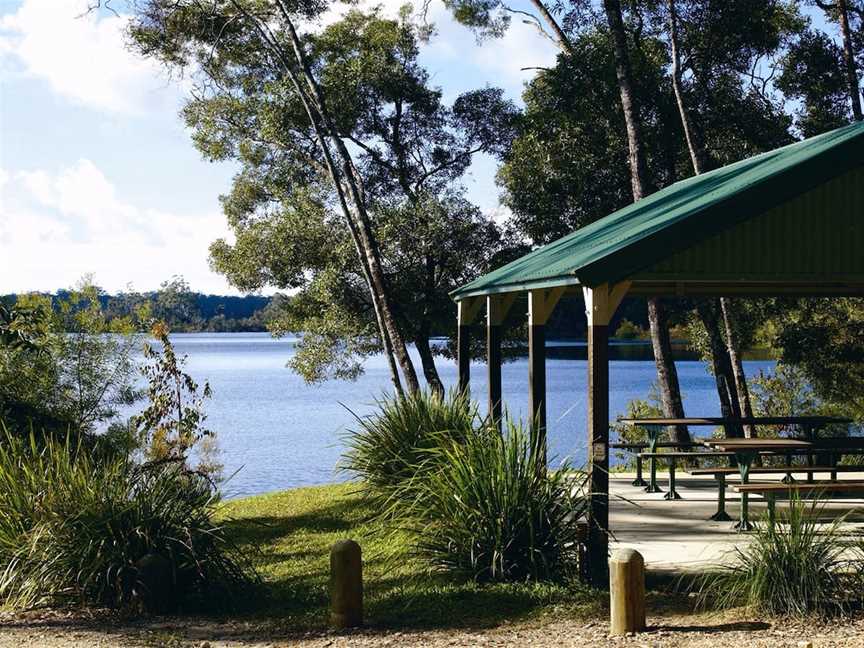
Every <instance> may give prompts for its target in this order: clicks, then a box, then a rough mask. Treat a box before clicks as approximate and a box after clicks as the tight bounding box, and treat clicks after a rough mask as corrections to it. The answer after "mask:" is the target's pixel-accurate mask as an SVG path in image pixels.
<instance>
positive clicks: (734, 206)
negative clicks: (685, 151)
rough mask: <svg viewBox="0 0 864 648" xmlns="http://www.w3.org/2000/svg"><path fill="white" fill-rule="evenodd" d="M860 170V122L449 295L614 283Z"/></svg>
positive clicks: (701, 179) (691, 182) (710, 176)
mask: <svg viewBox="0 0 864 648" xmlns="http://www.w3.org/2000/svg"><path fill="white" fill-rule="evenodd" d="M862 165H864V122H859V123H855V124H852V125H850V126H845V127H843V128H839V129H837V130H833V131H830V132H828V133H824V134H822V135H819V136H816V137H812V138H810V139H806V140H803V141H800V142H796V143H794V144H790V145H789V146H785V147H782V148H779V149H775V150H773V151H769V152H767V153H762V154H760V155H756V156H754V157H751V158H748V159H746V160H742V161H740V162H736V163H734V164H730V165H728V166H725V167H722V168H720V169H716V170H714V171H710V172H708V173H704V174H702V175H700V176H695V177H692V178H688V179H687V180H682V181H681V182H676V183H675V184H673V185H670V186H668V187H666V188H665V189H662V190H661V191H658V192H656V193H654V194H651V195H650V196H648V197H646V198H643V199H642V200H639V201H638V202H635V203H633V204H631V205H628V206H627V207H624V208H623V209H619V210H618V211H616V212H614V213H612V214H610V215H609V216H606V217H605V218H602V219H600V220H598V221H596V222H594V223H592V224H590V225H587V226H586V227H583V228H581V229H578V230H576V231H575V232H573V233H572V234H569V235H567V236H565V237H563V238H560V239H558V240H557V241H554V242H552V243H549V244H548V245H545V246H543V247H540V248H538V249H536V250H534V251H533V252H531V253H529V254H526V255H525V256H523V257H521V258H519V259H517V260H516V261H513V262H511V263H509V264H507V265H505V266H503V267H501V268H498V269H497V270H495V271H493V272H490V273H488V274H486V275H483V276H482V277H479V278H478V279H475V280H474V281H472V282H470V283H468V284H466V285H464V286H462V287H461V288H459V289H457V290H455V291H453V293H452V297H453V298H454V299H456V300H457V301H458V300H459V299H462V298H464V297H470V296H475V295H487V294H493V293H501V292H513V291H520V290H528V289H532V288H547V287H550V286H560V285H568V284H581V285H585V286H597V285H599V284H602V283H606V282H617V281H621V280H623V279H626V278H628V277H630V276H632V275H633V274H635V273H637V272H638V271H639V270H641V269H644V268H646V267H649V266H651V265H653V264H656V263H657V262H659V261H661V260H663V259H665V258H667V257H669V256H670V255H672V254H675V253H676V252H680V251H681V250H685V249H687V248H689V247H691V246H692V245H694V244H696V243H698V242H700V241H702V240H705V239H707V238H709V237H711V236H714V235H716V234H719V233H720V232H723V231H725V230H726V229H728V228H730V227H733V226H735V225H737V224H739V223H742V222H744V221H746V220H749V219H751V218H753V217H755V216H758V215H759V214H762V213H764V212H765V211H767V210H769V209H772V208H775V207H777V206H778V205H782V204H783V203H785V202H787V201H790V200H791V199H793V198H795V197H796V196H799V195H801V194H803V193H806V192H807V191H810V190H812V189H813V188H815V187H817V186H819V185H820V184H822V183H824V182H827V181H828V180H831V179H832V178H835V177H837V176H840V175H842V174H844V173H846V172H848V171H849V170H851V169H854V168H856V167H859V166H862ZM862 254H864V251H862ZM681 279H686V277H681Z"/></svg>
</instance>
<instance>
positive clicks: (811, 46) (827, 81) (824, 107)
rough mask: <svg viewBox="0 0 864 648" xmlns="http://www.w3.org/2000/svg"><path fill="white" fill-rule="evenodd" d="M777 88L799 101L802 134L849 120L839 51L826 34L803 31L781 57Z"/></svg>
mask: <svg viewBox="0 0 864 648" xmlns="http://www.w3.org/2000/svg"><path fill="white" fill-rule="evenodd" d="M780 69H781V72H780V74H779V75H778V77H777V82H776V85H777V88H778V89H779V90H780V91H781V92H783V93H784V94H785V95H786V96H787V97H789V98H790V99H794V100H797V101H798V102H800V105H799V107H798V108H797V109H796V117H797V126H798V129H799V130H800V131H801V134H802V135H804V136H805V137H811V136H813V135H818V134H819V133H824V132H825V131H828V130H831V129H834V128H837V127H839V126H842V125H844V124H847V123H849V119H850V116H851V115H850V112H849V101H848V93H847V89H846V81H845V79H844V78H843V73H842V52H841V50H840V48H839V47H837V45H836V44H835V43H834V42H833V41H832V40H831V38H829V37H828V36H827V35H826V34H823V33H820V32H815V31H812V30H809V29H808V30H806V31H804V32H803V33H802V34H801V35H800V36H799V38H798V39H797V40H796V41H795V42H794V43H793V44H792V45H791V46H790V47H789V51H788V52H787V53H786V55H785V56H784V57H783V60H782V66H781V68H780Z"/></svg>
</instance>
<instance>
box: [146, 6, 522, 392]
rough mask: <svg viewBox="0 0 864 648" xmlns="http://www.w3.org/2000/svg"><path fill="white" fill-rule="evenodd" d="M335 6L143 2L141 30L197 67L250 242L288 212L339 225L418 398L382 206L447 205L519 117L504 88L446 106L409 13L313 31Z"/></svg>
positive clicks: (239, 225) (197, 107)
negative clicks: (478, 156) (234, 172)
mask: <svg viewBox="0 0 864 648" xmlns="http://www.w3.org/2000/svg"><path fill="white" fill-rule="evenodd" d="M325 9H326V5H325V4H324V3H321V2H316V1H314V0H309V1H306V2H300V3H290V2H288V1H287V0H207V1H206V2H205V1H203V0H143V1H142V2H141V3H140V4H139V5H138V10H137V13H136V17H135V20H134V21H133V24H132V27H131V31H130V33H131V36H132V38H133V42H134V44H135V45H136V47H137V48H138V49H139V50H140V51H141V52H142V53H144V54H145V55H148V56H153V57H156V58H158V59H160V60H162V61H164V62H165V63H167V64H169V65H170V66H173V67H186V66H189V65H194V66H195V68H196V69H197V71H198V75H199V79H200V83H198V84H197V88H196V91H195V92H194V93H193V96H192V97H191V99H190V100H189V102H188V104H187V105H186V108H185V110H184V114H185V117H186V121H187V123H188V124H189V125H190V127H191V128H192V129H193V139H194V141H195V143H196V145H197V146H198V147H199V149H201V151H202V152H203V153H204V154H205V156H207V157H209V158H210V159H214V160H224V159H233V160H236V161H238V162H239V163H240V165H241V171H240V173H239V174H238V176H237V179H236V180H235V187H234V191H233V192H232V197H231V200H230V201H228V203H229V204H228V207H227V208H226V213H227V214H228V217H229V221H230V224H231V225H232V226H233V227H234V229H235V230H237V231H238V233H241V234H242V233H243V231H244V229H245V228H254V229H256V230H257V231H263V230H265V229H266V228H267V225H266V223H267V221H268V219H269V218H270V217H271V216H272V214H273V213H274V211H277V210H279V209H280V206H281V205H284V206H285V208H286V209H288V210H297V209H301V210H302V209H306V208H307V207H309V206H310V205H315V206H314V207H313V208H312V209H314V210H324V211H326V212H327V213H328V214H332V213H335V214H338V215H339V216H340V218H341V221H342V222H341V224H342V228H343V230H342V231H343V232H346V233H347V241H349V242H350V245H351V246H353V248H354V251H355V254H356V257H357V263H356V264H355V266H356V267H355V270H356V274H357V276H359V277H360V278H361V280H362V283H364V284H365V286H366V291H367V293H368V298H367V299H364V302H365V305H368V306H369V307H370V311H371V312H372V313H373V314H374V317H375V324H376V328H377V332H378V340H379V342H380V344H381V345H382V346H383V349H384V352H385V355H386V357H387V358H388V361H389V363H390V368H391V376H392V379H393V383H394V386H395V388H396V389H397V390H400V389H401V383H400V379H399V374H398V371H397V368H396V363H397V362H398V365H399V368H400V369H401V371H402V375H403V377H404V379H405V382H406V384H407V386H408V388H409V389H411V390H415V389H417V388H418V387H419V382H418V380H417V375H416V370H415V368H414V365H413V363H412V361H411V358H410V356H409V355H408V350H407V345H406V337H405V332H404V330H403V327H402V326H400V317H399V311H400V308H401V306H400V305H399V304H397V303H395V300H394V297H393V286H392V282H393V281H394V280H395V279H396V278H398V277H395V276H394V275H393V273H390V274H389V276H388V269H387V265H386V260H385V259H383V258H382V252H381V248H382V245H381V241H380V239H379V236H380V229H379V228H378V226H377V224H376V222H375V221H376V213H377V210H378V209H379V205H380V204H381V202H382V201H383V200H384V198H385V197H386V196H387V195H388V194H390V192H392V191H393V190H397V191H399V192H400V193H401V194H402V196H403V197H404V198H405V199H406V200H412V201H419V200H420V196H421V194H426V193H430V194H431V195H437V193H440V192H441V191H442V190H443V189H442V188H443V187H444V186H445V185H446V184H447V183H448V182H453V181H454V180H455V179H456V178H458V177H459V176H460V175H461V174H462V173H464V171H465V169H466V168H467V166H468V165H469V164H470V161H471V157H472V155H473V154H474V153H476V152H480V151H483V152H490V153H494V152H495V150H496V146H497V143H498V142H499V141H500V137H501V135H502V132H504V133H506V129H500V128H498V124H496V123H495V122H494V118H495V117H496V116H498V115H501V114H502V113H505V114H506V113H508V112H509V111H508V107H507V105H506V102H504V101H502V99H501V95H500V93H499V92H497V91H494V90H483V91H478V92H475V93H467V94H466V95H463V96H462V97H460V98H459V99H457V101H456V102H455V103H454V105H453V106H452V107H445V106H443V105H442V103H441V99H440V92H438V91H437V90H435V89H432V88H430V87H428V82H427V81H428V79H427V77H426V74H425V72H424V71H423V70H422V69H421V68H420V67H419V66H418V64H417V61H416V58H417V53H418V45H417V34H416V33H415V31H414V29H413V27H412V26H411V25H410V22H409V20H408V18H407V16H406V15H403V16H402V18H401V19H400V20H399V21H387V20H383V19H381V18H380V17H378V16H376V15H363V14H360V13H358V12H352V13H351V14H349V15H348V16H347V17H346V18H345V19H344V20H343V21H340V22H339V23H337V24H336V25H332V26H330V27H329V28H327V29H325V30H324V31H323V32H322V33H320V34H318V33H316V32H315V30H314V29H312V28H311V26H310V25H311V22H312V21H313V20H314V19H316V18H319V17H320V16H321V14H322V13H323V11H324V10H325ZM475 120H476V123H474V122H475ZM505 121H506V118H505ZM298 218H299V219H301V220H302V219H303V216H302V213H301V215H299V216H298ZM262 223H263V224H262ZM331 224H332V221H331ZM227 252H228V247H227V246H226V245H225V244H224V243H219V244H218V245H217V247H216V248H215V250H214V254H215V263H216V265H217V267H220V264H221V265H223V266H224V267H225V268H226V269H227V268H228V266H226V265H224V262H225V259H226V258H227ZM220 255H221V256H220ZM235 256H236V255H235ZM289 262H290V259H288V260H286V261H285V263H286V264H288V263H289ZM279 263H282V262H281V261H280V262H279ZM293 270H294V271H293V272H288V274H290V275H292V277H291V278H290V280H287V281H285V283H283V284H277V285H280V287H297V284H298V283H299V284H302V283H303V281H304V278H305V273H304V270H303V268H302V267H299V266H295V267H294V268H293ZM263 274H266V273H263ZM283 274H284V273H283ZM229 276H230V275H229ZM283 278H284V277H283ZM246 287H249V285H247V286H246ZM357 306H358V308H361V307H363V305H360V304H358V305H357ZM403 321H404V320H403Z"/></svg>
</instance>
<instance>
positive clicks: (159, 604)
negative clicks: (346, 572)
mask: <svg viewBox="0 0 864 648" xmlns="http://www.w3.org/2000/svg"><path fill="white" fill-rule="evenodd" d="M218 501H219V500H218V495H217V493H216V492H215V491H214V490H213V488H212V487H211V485H210V482H209V481H208V480H206V479H205V478H203V477H201V476H199V475H197V474H194V473H190V472H188V471H186V470H185V469H184V468H183V467H182V465H180V464H178V463H176V462H159V463H153V464H144V465H139V464H136V463H134V462H132V461H131V460H129V459H128V458H127V457H126V456H123V455H113V456H111V457H107V458H102V459H100V460H96V459H94V458H93V456H92V455H91V454H90V453H89V452H86V451H85V449H84V447H83V446H81V445H78V444H75V443H71V442H70V441H69V440H68V437H67V441H66V442H62V441H57V440H54V439H53V438H51V437H45V438H43V439H41V440H40V441H38V442H37V440H36V438H35V437H34V436H33V435H32V434H31V436H30V439H29V441H28V440H25V439H23V438H21V437H16V436H13V435H11V434H9V433H5V434H4V437H3V441H2V443H0V573H2V575H0V600H3V601H5V603H6V604H8V605H11V606H13V607H19V608H22V607H32V606H35V605H44V604H62V603H76V604H78V603H81V604H97V605H108V606H111V607H124V608H129V607H143V608H145V609H151V610H164V609H172V608H176V607H178V606H190V605H194V604H196V603H205V602H206V605H207V607H208V608H210V609H212V608H213V607H214V606H219V605H221V604H223V603H227V602H229V601H230V600H231V599H232V597H234V596H235V595H236V594H237V593H239V591H240V590H241V589H242V588H243V587H244V586H245V585H247V584H248V583H250V582H251V581H250V579H251V578H252V577H253V575H252V572H250V571H248V569H247V568H246V567H245V563H244V561H243V559H242V558H241V556H240V555H239V554H238V553H237V552H236V551H235V550H234V548H233V546H232V545H231V544H230V543H229V542H228V541H227V540H226V537H225V534H224V532H223V529H222V528H221V527H220V526H219V525H217V524H216V523H215V522H214V521H213V515H214V513H215V511H216V507H217V505H218Z"/></svg>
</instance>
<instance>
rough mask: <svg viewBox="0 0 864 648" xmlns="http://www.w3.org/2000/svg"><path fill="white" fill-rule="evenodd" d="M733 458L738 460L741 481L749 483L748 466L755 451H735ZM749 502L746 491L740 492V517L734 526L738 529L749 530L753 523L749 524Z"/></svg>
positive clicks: (751, 463) (750, 464)
mask: <svg viewBox="0 0 864 648" xmlns="http://www.w3.org/2000/svg"><path fill="white" fill-rule="evenodd" d="M735 458H736V459H737V460H738V472H739V473H740V474H741V483H742V484H747V483H749V482H750V467H751V466H752V465H753V460H754V459H755V458H756V453H755V452H743V451H739V452H736V453H735ZM749 503H750V502H749V497H748V493H741V519H740V520H739V521H738V522H737V523H736V524H735V526H734V528H735V529H737V530H738V531H741V532H744V531H750V530H751V529H752V528H753V525H752V524H750V511H749Z"/></svg>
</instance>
